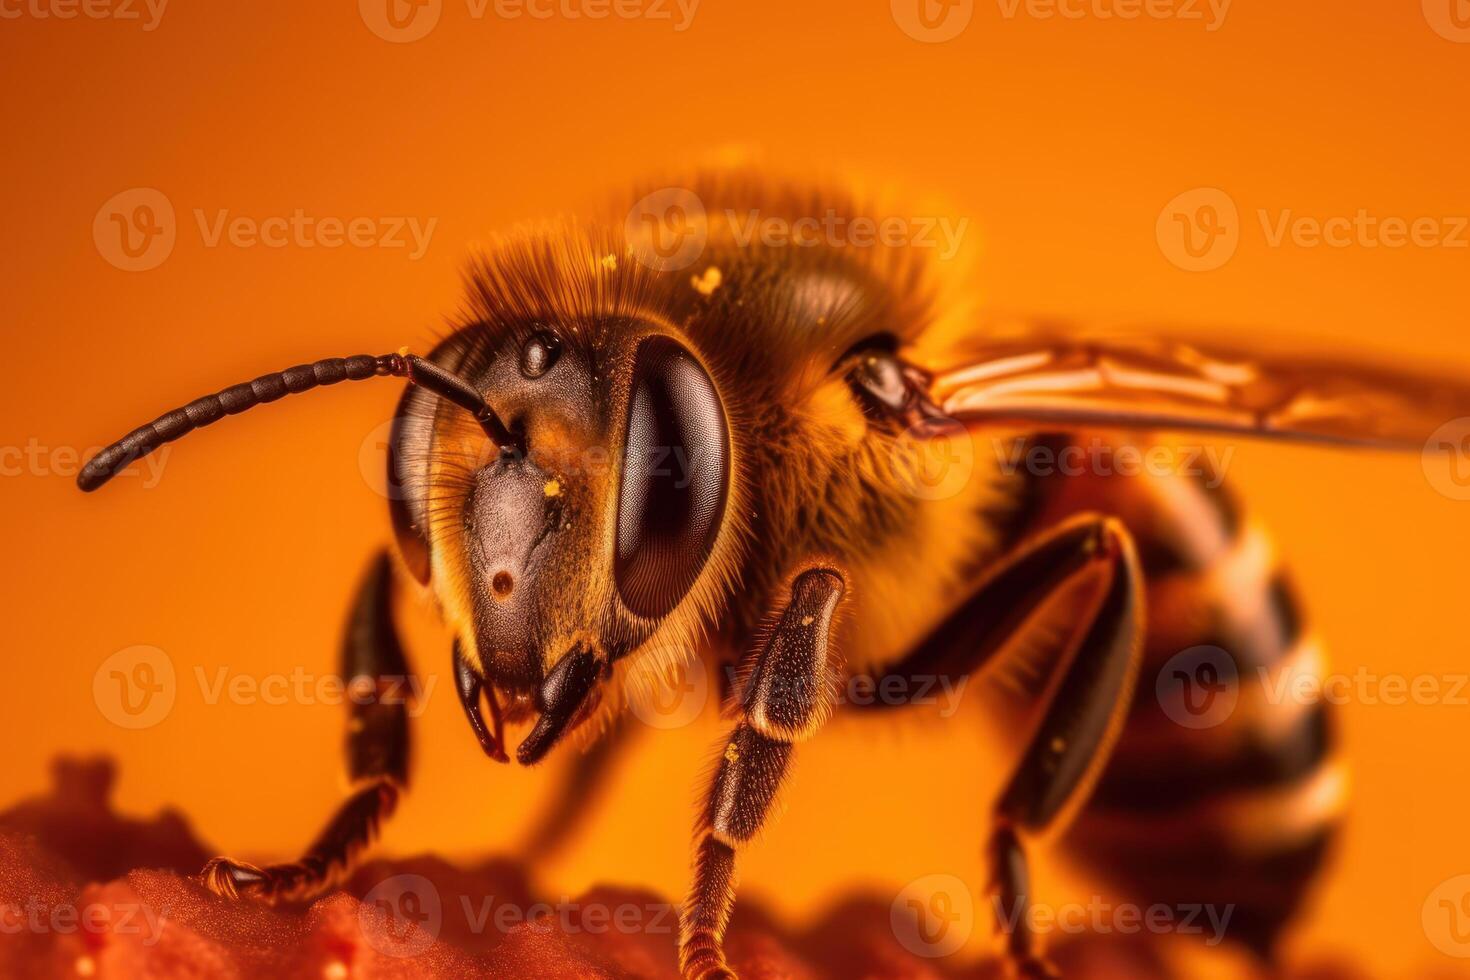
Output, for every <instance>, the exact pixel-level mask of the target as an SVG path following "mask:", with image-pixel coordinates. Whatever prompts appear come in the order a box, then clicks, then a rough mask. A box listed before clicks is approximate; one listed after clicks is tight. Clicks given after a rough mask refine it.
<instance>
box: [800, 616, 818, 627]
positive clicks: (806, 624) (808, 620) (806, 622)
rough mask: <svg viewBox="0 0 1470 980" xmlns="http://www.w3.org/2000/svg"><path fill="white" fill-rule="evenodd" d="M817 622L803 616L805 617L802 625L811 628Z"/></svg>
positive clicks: (802, 618) (802, 619)
mask: <svg viewBox="0 0 1470 980" xmlns="http://www.w3.org/2000/svg"><path fill="white" fill-rule="evenodd" d="M815 622H816V620H815V619H813V618H812V617H810V616H803V617H801V625H803V626H810V625H811V624H812V623H815Z"/></svg>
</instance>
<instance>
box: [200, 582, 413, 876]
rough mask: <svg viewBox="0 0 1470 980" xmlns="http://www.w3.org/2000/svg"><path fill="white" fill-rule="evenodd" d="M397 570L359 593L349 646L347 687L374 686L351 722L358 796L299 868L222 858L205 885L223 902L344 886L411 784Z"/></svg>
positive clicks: (207, 870)
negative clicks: (396, 616) (395, 604)
mask: <svg viewBox="0 0 1470 980" xmlns="http://www.w3.org/2000/svg"><path fill="white" fill-rule="evenodd" d="M392 597H393V567H392V561H391V560H390V559H389V557H388V555H387V554H386V553H385V554H382V555H380V556H378V558H377V559H376V560H375V561H374V563H373V565H372V567H371V568H370V569H369V570H368V573H367V575H366V577H365V578H364V579H363V582H362V585H361V586H360V587H359V589H358V593H357V600H356V602H355V603H354V605H353V608H352V615H351V617H350V618H349V620H348V622H347V629H346V635H345V636H344V638H343V645H342V680H343V683H345V684H348V685H364V684H372V685H374V686H375V690H376V693H374V694H373V695H372V696H371V697H362V696H358V697H353V698H351V699H350V701H351V709H350V715H349V717H348V722H347V769H348V775H349V776H350V777H351V778H352V782H353V786H354V790H353V792H352V795H351V796H349V797H348V798H347V799H346V800H345V801H344V802H343V803H342V805H341V806H340V807H338V809H337V813H336V815H335V816H333V818H332V819H331V821H330V822H329V823H328V824H327V826H326V828H325V829H323V830H322V832H321V834H320V835H318V837H317V839H316V841H315V842H313V843H312V845H311V846H310V847H308V848H307V850H306V853H305V854H304V855H303V856H302V857H301V858H300V860H297V861H291V862H288V863H285V864H272V865H267V866H266V867H257V866H256V865H253V864H246V863H245V862H243V861H235V860H232V859H230V858H223V857H220V858H215V859H214V860H212V861H210V862H209V863H208V864H207V865H205V866H204V870H203V871H201V872H200V878H201V879H202V881H203V882H204V885H205V887H207V888H208V889H209V890H210V891H212V892H214V893H215V894H218V895H223V896H225V897H227V898H235V897H237V896H239V895H250V896H251V897H254V898H258V899H261V900H262V901H265V902H270V903H275V902H282V901H306V900H309V899H312V898H315V897H317V896H319V895H321V894H323V893H325V892H326V891H328V890H329V889H331V888H332V887H334V886H336V885H337V884H339V883H340V882H341V881H342V880H343V879H344V878H345V877H346V876H347V873H348V872H349V871H350V870H351V869H352V865H353V862H354V861H355V859H356V858H357V855H358V854H359V853H360V852H361V851H362V850H363V849H364V848H365V847H366V846H367V845H368V843H369V842H370V841H371V840H372V839H373V837H374V836H375V835H376V833H377V829H378V824H379V823H380V822H381V821H382V820H384V819H386V818H387V817H388V816H389V815H390V814H391V813H392V812H393V810H394V808H395V806H396V805H397V803H398V794H399V793H400V792H401V791H402V789H403V788H404V787H405V786H406V785H407V784H408V680H409V677H408V663H407V661H406V659H405V658H404V655H403V647H402V645H401V644H400V643H399V640H398V633H397V630H396V629H394V626H393V619H392V608H391V605H392Z"/></svg>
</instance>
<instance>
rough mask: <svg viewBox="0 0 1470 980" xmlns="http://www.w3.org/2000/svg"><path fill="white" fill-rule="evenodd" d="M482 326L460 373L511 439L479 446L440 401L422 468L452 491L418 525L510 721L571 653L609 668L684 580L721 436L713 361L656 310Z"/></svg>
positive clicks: (697, 549) (706, 527)
mask: <svg viewBox="0 0 1470 980" xmlns="http://www.w3.org/2000/svg"><path fill="white" fill-rule="evenodd" d="M495 333H496V334H499V337H498V339H497V338H496V336H494V335H492V333H491V332H490V331H488V330H487V331H484V332H482V333H480V334H479V335H472V336H471V339H470V341H469V342H470V344H471V345H472V346H471V348H470V349H469V350H468V351H467V353H466V355H465V358H464V366H463V367H462V368H461V371H462V372H463V373H464V374H465V376H466V377H468V378H470V379H471V380H472V382H473V384H474V385H475V386H476V387H477V388H478V389H479V390H481V391H482V392H484V393H485V397H486V400H487V403H489V404H491V405H492V406H493V408H494V409H495V411H496V413H497V414H498V415H499V416H500V417H501V418H502V419H504V420H505V424H506V426H507V427H508V428H509V429H510V431H511V432H512V433H513V434H514V436H515V439H516V444H515V445H514V446H509V447H500V449H499V451H498V452H497V451H494V450H489V451H487V449H486V444H485V440H484V438H483V435H482V434H480V433H478V432H477V431H476V430H475V429H474V428H473V426H472V425H469V424H467V423H466V422H465V420H464V418H463V416H462V415H460V414H458V413H455V414H444V415H441V416H440V417H439V419H438V421H437V423H436V430H435V434H434V450H433V452H432V454H431V456H432V458H433V460H434V466H435V470H436V472H435V474H434V481H433V482H434V484H435V485H436V486H440V487H443V486H458V487H459V488H461V491H460V492H459V493H453V494H448V495H446V496H445V497H444V498H442V499H439V500H436V502H434V504H433V507H434V508H437V509H438V510H439V511H447V513H442V512H441V513H436V514H435V516H434V518H433V519H432V520H431V522H430V523H431V525H432V526H433V527H434V529H435V534H434V539H435V540H434V542H433V550H434V552H435V553H436V554H438V555H442V556H443V560H442V562H440V563H439V564H437V565H436V569H438V568H444V569H445V570H447V571H449V573H450V574H449V576H448V577H449V579H450V580H451V581H452V582H453V583H454V584H455V585H457V586H458V588H456V589H454V591H455V592H458V593H460V598H459V601H463V602H464V603H465V605H466V606H467V607H468V608H466V609H465V610H464V612H465V613H466V614H467V616H466V617H465V618H466V619H467V620H468V625H469V626H470V628H471V631H472V633H473V642H474V648H475V650H476V651H477V653H478V659H479V663H480V667H481V669H482V671H483V674H484V677H485V679H486V681H487V682H489V683H490V684H491V685H493V686H494V687H495V688H496V689H498V690H499V691H500V692H501V694H502V695H503V696H504V697H505V699H506V717H507V720H515V719H516V718H518V717H525V716H527V715H529V714H530V713H532V712H543V713H544V712H546V711H547V708H548V705H547V698H548V697H549V696H550V695H549V694H548V693H547V692H546V688H547V687H548V685H549V684H551V680H552V678H553V677H554V675H555V673H556V670H557V667H558V665H560V664H562V663H563V662H564V661H565V660H567V658H568V657H569V656H571V655H573V654H576V655H578V656H583V657H586V656H590V657H591V659H592V660H593V661H594V662H595V663H596V665H597V666H598V667H599V669H600V670H601V671H602V672H605V671H606V670H607V669H608V668H609V667H610V666H611V665H612V664H613V663H614V662H616V661H617V660H619V659H620V658H622V657H623V656H625V655H626V654H628V653H629V652H630V651H632V650H633V649H635V648H637V647H638V646H639V645H640V644H641V643H642V642H643V641H645V640H646V639H647V638H648V637H649V636H650V635H652V633H653V632H654V631H655V630H656V629H657V628H658V626H659V625H660V623H661V622H662V621H663V620H664V619H665V618H666V617H668V616H669V614H670V613H672V612H673V611H674V610H675V609H676V608H677V607H678V606H679V605H680V603H681V602H682V601H683V600H684V598H685V597H686V596H687V595H688V594H689V592H690V590H691V588H692V587H693V586H694V583H695V581H696V580H697V579H698V578H699V576H700V574H701V572H702V571H703V570H704V568H705V566H706V564H707V563H708V561H709V558H710V555H711V553H712V551H713V549H714V548H715V545H716V541H717V538H718V536H719V533H720V530H721V527H722V523H723V518H724V515H725V511H726V504H727V500H728V496H729V488H730V479H731V465H730V434H729V423H728V421H727V417H726V413H725V408H724V404H723V402H722V400H721V398H720V394H719V392H718V390H717V389H716V387H715V384H714V382H713V381H712V380H711V378H710V374H709V372H708V371H707V370H706V369H705V368H704V366H703V365H702V364H701V362H700V361H699V359H698V358H697V357H696V355H695V354H694V353H693V351H692V350H690V348H689V347H688V346H687V345H686V343H687V342H686V341H684V340H682V339H680V338H677V337H675V336H673V335H672V334H670V333H668V332H665V331H663V330H662V329H661V328H660V327H659V326H657V325H655V324H651V323H648V322H644V321H640V320H635V319H628V318H616V319H614V318H609V319H605V320H601V321H598V322H574V323H560V324H542V323H537V324H526V325H523V326H522V327H520V328H517V329H511V330H504V331H496V332H495ZM456 511H457V513H456ZM436 574H437V571H436ZM439 590H440V592H441V593H442V592H443V591H444V588H443V585H442V583H441V585H440V586H439Z"/></svg>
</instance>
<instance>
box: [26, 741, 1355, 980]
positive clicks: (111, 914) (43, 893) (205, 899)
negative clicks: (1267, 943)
mask: <svg viewBox="0 0 1470 980" xmlns="http://www.w3.org/2000/svg"><path fill="white" fill-rule="evenodd" d="M55 774H56V786H55V788H54V790H53V792H52V794H51V795H50V796H47V797H44V798H41V799H37V800H32V801H27V802H25V803H22V804H20V805H18V806H16V807H14V808H13V809H11V810H9V811H8V812H6V813H4V814H0V905H3V909H4V915H5V921H4V935H3V936H0V977H39V978H45V977H77V976H83V977H88V976H90V977H98V978H109V977H159V978H176V977H177V978H193V977H198V978H235V977H238V978H247V977H270V978H283V977H311V978H321V980H348V978H359V980H377V978H422V977H431V978H439V977H443V978H449V977H455V978H462V977H471V978H473V977H485V978H510V977H613V978H622V977H639V978H650V980H663V978H670V980H672V978H676V977H677V971H676V968H675V958H674V940H675V934H676V928H677V926H676V920H675V917H674V913H673V907H672V906H671V905H669V903H668V902H667V900H666V899H665V898H663V897H662V896H658V895H655V894H653V893H650V892H640V891H636V890H630V889H626V888H607V887H601V888H596V889H593V890H592V891H591V892H589V893H587V894H586V895H583V896H580V897H579V898H577V899H575V900H573V901H571V902H569V903H567V902H560V903H557V904H555V905H544V904H543V905H541V906H539V907H538V904H537V903H538V902H543V903H544V902H546V901H547V899H546V898H545V897H542V896H537V895H535V894H534V893H533V890H532V888H531V886H530V884H529V879H528V876H527V874H526V872H525V871H524V869H522V868H521V867H520V866H518V865H517V864H515V863H514V862H512V861H507V860H490V861H485V862H482V863H478V864H470V865H464V866H459V865H454V864H451V863H449V862H447V861H444V860H442V859H440V858H438V857H435V856H432V855H430V856H423V857H416V858H408V859H397V860H392V861H374V862H370V863H368V864H367V865H365V866H364V867H363V868H361V869H360V870H359V871H358V872H357V873H356V874H355V875H354V876H353V878H352V880H351V881H349V882H348V884H347V887H346V888H345V889H344V890H343V891H340V892H337V893H335V894H333V895H330V896H328V897H326V898H324V899H322V900H320V901H317V902H315V903H314V904H311V905H310V906H305V907H288V908H275V909H272V908H266V907H264V906H261V905H259V904H257V903H254V902H250V901H227V900H224V899H220V898H218V897H216V896H214V895H212V894H210V893H209V892H207V891H206V890H204V889H203V888H202V887H200V886H199V885H198V884H197V883H196V882H195V881H194V880H193V879H192V877H191V876H192V875H193V873H194V872H195V871H197V870H198V868H199V867H200V865H202V863H203V862H204V860H206V858H207V857H209V856H211V852H210V850H209V848H207V847H205V846H204V845H202V844H201V843H200V842H199V841H198V839H197V838H196V837H195V836H194V834H193V832H192V830H191V829H190V827H189V824H188V822H187V821H186V820H185V819H184V818H183V817H182V816H180V815H178V814H176V813H173V812H165V813H163V814H161V815H160V816H158V817H156V818H155V819H153V820H148V821H140V820H130V819H127V818H124V817H120V816H118V815H116V814H114V813H113V812H112V811H111V809H110V807H109V794H110V790H111V785H112V781H113V778H114V772H113V767H112V764H111V763H110V762H107V761H105V760H96V761H88V762H78V761H74V760H60V761H58V762H57V763H56V769H55ZM523 917H528V918H529V921H525V920H524V918H523ZM728 948H729V954H730V959H731V962H732V965H734V966H735V968H736V969H737V970H738V971H739V972H740V974H741V976H742V977H744V978H747V980H766V978H787V977H791V978H826V977H833V978H836V977H842V978H849V977H899V978H913V980H920V978H957V977H967V978H975V980H980V978H998V977H1000V976H1002V975H1003V974H1002V973H1001V971H1000V970H999V969H998V968H997V967H996V966H995V964H993V963H988V962H986V963H980V964H972V965H966V966H960V967H947V966H946V965H945V964H944V963H943V962H942V961H936V960H929V959H924V958H922V957H919V956H915V955H913V954H912V953H910V952H909V951H907V950H905V949H904V948H903V946H902V945H901V944H900V943H899V942H898V940H897V939H895V937H894V933H893V931H892V928H891V926H890V919H889V905H888V901H887V900H885V899H883V898H882V897H881V896H861V895H855V896H852V897H850V898H848V899H845V900H843V901H841V902H838V903H836V904H834V905H833V906H832V907H831V908H829V909H828V910H827V911H826V913H825V915H823V916H822V917H821V918H820V920H819V921H818V922H817V923H816V925H814V926H813V927H812V928H810V929H808V930H806V931H804V932H793V931H791V930H789V929H786V928H783V927H782V926H781V925H780V924H779V923H777V922H775V921H774V920H772V919H771V918H770V917H768V916H767V915H766V914H764V913H763V911H762V910H761V908H760V907H759V905H758V904H756V903H750V902H746V903H743V904H742V905H741V907H740V912H739V913H738V914H737V917H736V921H735V924H734V925H733V927H732V929H731V933H730V936H729V940H728ZM1056 959H1057V960H1058V962H1059V964H1060V965H1061V966H1062V967H1063V969H1064V973H1065V974H1066V975H1067V976H1069V977H1086V978H1089V980H1091V978H1100V980H1107V978H1110V977H1119V978H1124V977H1126V978H1137V980H1148V978H1151V977H1158V978H1163V977H1167V976H1169V974H1168V973H1166V972H1165V970H1164V968H1163V967H1162V965H1160V964H1159V963H1158V962H1157V961H1156V960H1155V957H1154V953H1153V951H1152V950H1150V948H1149V947H1148V946H1147V945H1146V944H1144V943H1137V942H1125V941H1120V940H1117V939H1112V940H1106V941H1105V940H1102V939H1100V938H1093V939H1079V940H1075V941H1073V942H1071V943H1069V944H1067V945H1064V946H1062V947H1060V948H1059V949H1057V950H1056ZM1301 976H1303V977H1312V978H1315V980H1329V978H1351V977H1353V976H1355V974H1353V973H1349V972H1342V971H1341V970H1338V969H1330V970H1329V969H1317V970H1314V971H1311V972H1309V973H1306V974H1302V975H1301Z"/></svg>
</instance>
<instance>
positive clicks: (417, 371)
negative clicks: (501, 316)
mask: <svg viewBox="0 0 1470 980" xmlns="http://www.w3.org/2000/svg"><path fill="white" fill-rule="evenodd" d="M381 377H395V378H407V379H408V380H409V382H411V383H412V384H416V385H419V386H420V387H423V388H426V389H428V390H429V391H432V392H433V393H434V394H436V395H438V396H439V397H441V398H444V399H447V400H448V401H451V402H453V403H454V404H456V405H458V406H460V407H461V408H463V409H465V410H466V411H467V412H469V413H470V414H471V415H473V416H474V417H475V420H476V421H478V422H479V423H480V428H482V429H484V430H485V435H486V436H488V437H489V439H490V441H491V442H493V443H495V445H496V447H497V448H501V449H505V448H509V447H513V446H515V444H516V440H515V437H514V436H512V435H511V433H510V430H509V429H507V428H506V427H505V423H503V422H501V421H500V417H499V416H497V415H496V414H495V412H494V410H493V409H491V408H490V406H489V405H487V404H486V403H485V399H484V397H483V396H481V394H480V393H479V392H478V391H476V390H475V388H474V386H473V385H471V384H470V383H469V382H468V381H466V380H465V379H464V378H462V377H460V376H459V375H457V374H454V373H453V372H451V371H446V370H445V369H444V368H442V367H440V366H439V365H437V364H435V363H433V362H432V361H426V360H424V359H423V358H422V357H419V356H418V355H416V354H409V353H407V352H406V351H399V352H398V353H396V354H382V355H379V356H378V357H373V356H372V355H370V354H357V355H355V356H353V357H329V358H326V359H325V360H320V361H314V362H312V363H311V364H298V365H297V366H296V367H290V368H287V369H286V370H284V371H277V372H276V373H274V374H265V375H262V376H260V377H258V378H256V379H255V380H254V381H247V382H245V383H244V384H238V385H232V386H230V387H229V388H226V389H225V390H224V391H220V392H216V393H215V394H213V395H205V396H204V397H203V398H196V399H194V400H193V401H192V402H190V403H189V404H187V405H185V406H184V407H183V408H176V409H174V410H173V411H172V412H167V413H165V414H163V415H160V416H159V417H158V418H156V419H154V420H153V421H152V422H149V423H148V424H147V425H145V426H142V427H141V428H137V429H134V430H133V431H132V432H129V433H128V434H127V435H125V436H123V437H122V438H121V439H119V440H118V441H117V442H114V443H113V444H112V445H110V446H108V447H107V448H106V449H104V450H102V451H101V452H99V453H98V454H97V455H95V456H93V457H92V458H91V459H90V460H88V461H87V465H86V466H84V467H82V471H81V473H79V474H77V486H79V487H81V488H82V489H83V490H85V491H88V492H90V491H92V490H96V489H97V488H98V487H100V486H102V485H103V484H104V483H106V482H107V481H108V480H110V479H112V478H113V477H114V476H116V475H117V474H118V473H120V472H122V470H123V469H124V468H125V467H127V466H128V464H130V463H132V462H134V461H135V460H138V459H142V458H143V457H144V456H147V455H148V454H149V453H151V452H153V451H154V450H155V449H157V448H158V447H159V446H162V445H163V444H164V443H167V442H173V441H174V440H175V439H178V438H180V437H181V436H185V435H188V434H189V433H190V432H193V431H194V430H195V429H198V428H200V427H201V426H206V425H209V424H210V423H212V422H218V421H219V420H220V419H222V418H224V417H225V416H226V415H238V414H239V413H241V412H243V411H245V410H246V409H249V408H254V407H255V406H256V405H259V404H261V403H263V402H273V401H275V400H276V399H277V398H281V397H284V396H285V395H294V394H297V393H299V392H303V391H310V390H311V389H312V388H317V387H320V386H321V385H334V384H336V383H337V382H339V381H364V380H366V379H368V378H381Z"/></svg>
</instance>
